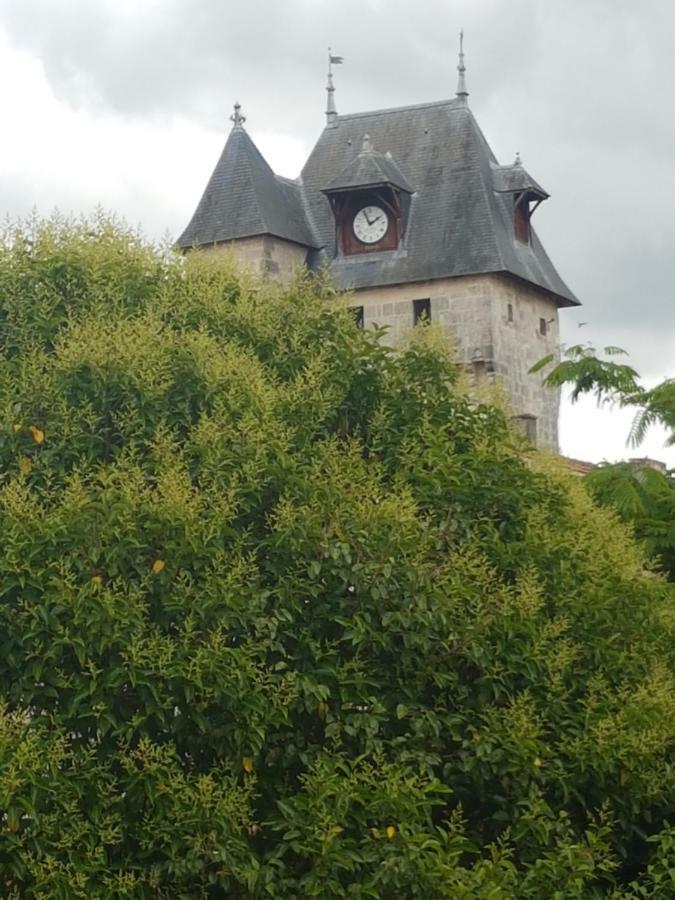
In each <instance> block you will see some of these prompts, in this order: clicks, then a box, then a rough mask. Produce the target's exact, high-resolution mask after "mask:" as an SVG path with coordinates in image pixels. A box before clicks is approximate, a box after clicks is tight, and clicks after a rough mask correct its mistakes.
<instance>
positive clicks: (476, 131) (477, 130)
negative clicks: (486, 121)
mask: <svg viewBox="0 0 675 900" xmlns="http://www.w3.org/2000/svg"><path fill="white" fill-rule="evenodd" d="M464 109H466V107H464ZM468 112H469V120H470V122H471V125H472V129H471V130H472V134H473V136H474V139H476V138H477V139H478V140H479V141H480V142H482V144H483V147H484V149H485V150H486V151H487V161H488V163H489V165H490V167H492V164H493V163H492V160H494V162H495V163H496V164H497V165H499V163H498V162H497V157H496V156H495V155H494V153H493V151H492V148H491V147H490V145H489V144H488V142H487V138H486V137H485V135H484V134H483V129H482V128H481V127H480V125H479V124H478V122H477V121H476V117H475V116H474V114H473V113H472V112H471V110H468ZM479 171H480V181H481V184H482V186H483V194H484V197H485V202H486V204H487V208H488V215H489V216H490V223H491V225H492V229H491V236H492V241H493V243H494V247H495V250H496V251H497V258H498V259H499V263H500V265H501V267H502V269H505V268H506V263H505V261H504V254H503V253H502V248H501V246H500V242H499V240H498V239H497V237H496V234H497V231H496V228H495V224H496V223H495V211H494V206H493V199H494V198H493V193H494V192H493V186H492V176H491V174H490V184H489V186H488V183H487V178H486V177H485V174H484V172H483V167H482V166H480V165H479Z"/></svg>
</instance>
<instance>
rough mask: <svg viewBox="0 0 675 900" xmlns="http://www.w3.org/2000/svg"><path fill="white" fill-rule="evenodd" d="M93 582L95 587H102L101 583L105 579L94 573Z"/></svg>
mask: <svg viewBox="0 0 675 900" xmlns="http://www.w3.org/2000/svg"><path fill="white" fill-rule="evenodd" d="M91 583H92V584H93V585H94V587H100V586H101V584H102V583H103V579H102V578H101V576H100V575H93V576H92V579H91Z"/></svg>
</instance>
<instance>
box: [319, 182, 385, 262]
mask: <svg viewBox="0 0 675 900" xmlns="http://www.w3.org/2000/svg"><path fill="white" fill-rule="evenodd" d="M330 200H331V205H332V207H333V213H334V215H335V223H336V231H337V245H338V252H340V253H344V254H345V256H351V255H353V254H357V253H377V252H380V251H382V250H396V248H397V247H398V245H399V241H400V239H401V202H400V199H399V197H398V194H397V192H396V191H393V190H391V189H390V188H386V187H383V188H379V189H378V188H373V189H369V190H361V191H354V192H350V193H344V194H337V195H334V196H332V197H331V198H330ZM364 206H380V207H381V208H382V209H383V210H384V211H385V212H386V213H387V216H388V218H389V225H388V228H387V230H386V232H385V233H384V235H383V237H382V238H381V239H380V240H379V241H377V242H376V243H374V244H364V243H363V242H362V241H360V240H359V239H358V238H357V237H356V235H355V234H354V228H353V223H354V216H355V215H356V214H357V213H358V211H359V210H360V209H363V207H364Z"/></svg>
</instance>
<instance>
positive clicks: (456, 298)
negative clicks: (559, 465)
mask: <svg viewBox="0 0 675 900" xmlns="http://www.w3.org/2000/svg"><path fill="white" fill-rule="evenodd" d="M427 298H429V299H430V301H431V318H432V321H434V322H438V323H439V324H440V325H441V326H442V327H443V328H444V329H445V330H447V332H448V334H449V335H450V336H451V337H452V339H453V341H454V343H455V345H456V348H457V353H458V358H459V361H460V362H461V363H462V364H463V365H464V366H465V367H466V369H467V370H468V371H469V373H471V375H472V376H473V377H474V378H475V379H476V381H480V380H487V381H494V380H495V379H501V381H502V382H503V383H504V385H505V387H506V389H507V391H508V394H509V396H510V398H511V405H512V409H513V414H514V416H517V417H519V421H520V423H521V424H522V427H523V428H524V429H525V430H527V431H528V432H530V434H531V435H533V436H534V434H535V433H536V443H537V445H538V446H540V447H546V448H548V449H551V450H557V449H558V407H559V392H558V391H556V390H552V389H551V388H546V387H544V386H543V384H542V376H541V375H540V374H537V375H530V374H529V373H528V369H529V368H530V366H532V365H533V364H534V363H535V362H536V361H537V360H539V359H541V357H542V356H545V355H547V354H548V353H557V352H558V346H559V331H558V309H557V305H556V302H555V300H553V299H552V298H550V297H549V296H548V295H546V294H544V293H543V292H542V291H537V290H536V289H534V288H531V287H529V286H528V285H526V284H524V283H522V282H519V281H517V280H516V279H514V278H511V277H510V276H507V275H497V274H495V275H475V276H473V275H472V276H465V277H461V278H448V279H439V280H437V281H427V282H418V283H416V284H404V285H392V286H388V287H380V288H367V289H364V290H360V291H356V292H354V293H352V294H350V295H349V296H348V297H347V298H346V299H345V302H346V303H347V305H349V306H353V307H358V306H363V316H364V325H365V327H366V328H367V327H369V326H373V325H374V324H377V325H386V326H387V327H388V331H387V335H386V337H385V341H386V342H387V343H388V344H391V345H395V344H396V343H398V342H399V341H400V340H401V338H402V337H403V335H404V334H405V332H406V331H407V330H408V329H409V328H411V327H412V324H413V303H412V301H413V300H421V299H427Z"/></svg>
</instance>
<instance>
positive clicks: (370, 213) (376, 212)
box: [353, 206, 389, 244]
mask: <svg viewBox="0 0 675 900" xmlns="http://www.w3.org/2000/svg"><path fill="white" fill-rule="evenodd" d="M353 228H354V234H355V235H356V237H357V238H358V239H359V240H360V241H361V242H362V243H364V244H376V243H377V242H378V241H381V240H382V238H383V237H384V236H385V234H386V233H387V229H388V228H389V219H388V218H387V214H386V212H385V211H384V210H383V209H381V208H380V207H379V206H364V207H363V209H360V210H359V211H358V212H357V214H356V215H355V216H354V225H353Z"/></svg>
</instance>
